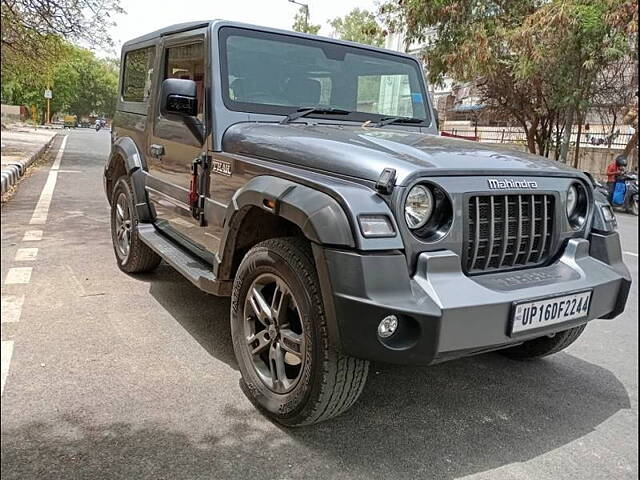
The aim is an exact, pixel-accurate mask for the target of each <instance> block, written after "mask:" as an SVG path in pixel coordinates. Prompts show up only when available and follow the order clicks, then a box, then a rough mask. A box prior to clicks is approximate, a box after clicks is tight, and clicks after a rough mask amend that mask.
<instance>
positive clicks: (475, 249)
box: [471, 197, 480, 269]
mask: <svg viewBox="0 0 640 480" xmlns="http://www.w3.org/2000/svg"><path fill="white" fill-rule="evenodd" d="M473 208H475V211H476V214H475V219H476V220H475V222H474V224H473V227H474V233H475V235H474V237H473V238H474V241H473V243H472V246H473V257H471V269H473V268H475V266H476V261H477V260H478V250H479V247H480V198H479V197H475V205H474V207H473Z"/></svg>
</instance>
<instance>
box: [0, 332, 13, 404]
mask: <svg viewBox="0 0 640 480" xmlns="http://www.w3.org/2000/svg"><path fill="white" fill-rule="evenodd" d="M0 354H1V355H0V373H1V374H2V387H1V388H0V395H2V394H3V393H4V382H5V381H6V380H7V375H8V374H9V364H11V356H12V355H13V342H12V341H11V340H6V341H5V340H2V345H0Z"/></svg>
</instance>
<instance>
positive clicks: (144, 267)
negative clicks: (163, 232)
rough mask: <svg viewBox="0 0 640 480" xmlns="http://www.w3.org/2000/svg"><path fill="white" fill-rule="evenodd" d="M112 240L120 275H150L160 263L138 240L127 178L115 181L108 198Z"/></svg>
mask: <svg viewBox="0 0 640 480" xmlns="http://www.w3.org/2000/svg"><path fill="white" fill-rule="evenodd" d="M111 239H112V241H113V251H114V252H115V254H116V260H117V261H118V267H120V270H122V271H123V272H127V273H139V272H149V271H151V270H153V269H154V268H156V267H157V266H158V264H159V263H160V261H161V260H162V259H161V258H160V256H159V255H158V254H157V253H155V252H154V251H153V250H151V249H150V248H149V247H148V246H147V245H146V244H144V243H143V242H142V241H141V240H140V238H139V237H138V219H137V218H136V213H135V208H134V202H133V189H132V188H131V182H130V180H129V178H128V177H126V176H122V177H120V178H119V179H118V181H117V182H116V185H115V187H114V188H113V194H112V196H111Z"/></svg>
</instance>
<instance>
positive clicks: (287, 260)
mask: <svg viewBox="0 0 640 480" xmlns="http://www.w3.org/2000/svg"><path fill="white" fill-rule="evenodd" d="M231 336H232V338H233V348H234V351H235V354H236V358H237V360H238V365H239V368H240V372H241V374H242V380H241V387H242V389H243V391H244V393H245V394H246V395H247V397H248V398H249V400H251V402H252V403H253V404H254V405H255V406H256V407H257V408H258V409H259V410H261V411H262V412H263V413H264V414H265V415H267V416H268V417H270V418H271V419H273V420H275V421H277V422H279V423H281V424H283V425H287V426H300V425H308V424H312V423H317V422H320V421H323V420H327V419H329V418H331V417H334V416H336V415H339V414H340V413H342V412H344V411H345V410H347V409H348V408H349V407H350V406H351V405H352V404H353V403H354V402H355V401H356V400H357V399H358V397H359V396H360V393H361V392H362V388H363V387H364V384H365V381H366V378H367V372H368V369H369V362H367V361H366V360H360V359H357V358H353V357H350V356H348V355H345V354H343V353H341V352H340V349H339V348H338V346H337V345H335V344H334V342H333V341H332V339H331V338H330V333H329V329H328V325H327V320H326V316H325V311H324V305H323V302H322V297H321V293H320V285H319V282H318V277H317V273H316V270H315V266H314V261H313V255H312V253H311V249H310V248H309V245H308V243H307V242H306V241H304V240H302V239H298V238H277V239H272V240H267V241H264V242H262V243H260V244H258V245H256V246H255V247H254V248H252V249H251V250H250V251H249V252H248V253H247V254H246V256H245V257H244V259H243V260H242V263H241V264H240V267H239V268H238V273H237V274H236V279H235V281H234V284H233V293H232V297H231Z"/></svg>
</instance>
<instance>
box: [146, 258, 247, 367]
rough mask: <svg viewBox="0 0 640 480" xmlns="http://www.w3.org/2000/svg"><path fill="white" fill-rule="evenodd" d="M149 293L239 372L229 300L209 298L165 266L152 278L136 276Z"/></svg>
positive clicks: (222, 360) (202, 342)
mask: <svg viewBox="0 0 640 480" xmlns="http://www.w3.org/2000/svg"><path fill="white" fill-rule="evenodd" d="M136 278H138V279H140V280H142V281H145V282H148V283H149V293H151V295H152V296H153V298H154V299H155V300H156V301H157V302H158V303H159V304H160V305H161V306H162V308H164V309H165V310H166V311H167V312H168V313H169V314H170V315H171V316H172V317H173V318H174V319H175V320H176V321H177V322H178V323H180V325H182V327H183V328H184V329H185V330H186V331H187V332H189V334H190V335H191V336H192V337H193V338H194V339H195V340H196V341H197V342H198V343H199V344H200V345H201V346H202V348H204V349H205V350H206V351H207V352H208V353H209V354H210V355H211V356H213V357H215V358H217V359H218V360H220V361H221V362H224V363H226V364H227V365H229V366H230V367H232V368H233V369H235V370H237V369H238V364H237V362H236V358H235V355H234V353H233V345H232V343H231V330H230V326H229V309H230V306H231V304H230V301H229V299H228V298H222V297H216V296H215V295H207V294H206V293H203V292H202V291H200V290H199V289H198V288H196V287H194V286H193V285H192V284H191V283H189V281H188V280H185V279H184V277H182V276H181V275H180V274H179V273H178V272H176V271H175V270H174V269H173V268H171V267H170V266H169V265H167V264H165V263H162V264H161V265H160V266H159V267H158V268H157V269H156V270H155V271H154V272H153V273H152V274H147V275H137V276H136Z"/></svg>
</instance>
